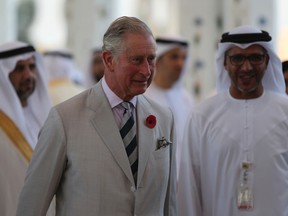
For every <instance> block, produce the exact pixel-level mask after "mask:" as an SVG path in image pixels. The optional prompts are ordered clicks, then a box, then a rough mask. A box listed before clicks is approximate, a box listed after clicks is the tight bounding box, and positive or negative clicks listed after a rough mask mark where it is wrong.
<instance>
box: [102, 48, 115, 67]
mask: <svg viewBox="0 0 288 216" xmlns="http://www.w3.org/2000/svg"><path fill="white" fill-rule="evenodd" d="M102 59H103V63H104V65H105V66H106V67H107V68H108V69H109V71H113V70H114V58H113V55H112V53H111V52H109V51H107V50H105V51H103V52H102Z"/></svg>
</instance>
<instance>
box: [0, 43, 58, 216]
mask: <svg viewBox="0 0 288 216" xmlns="http://www.w3.org/2000/svg"><path fill="white" fill-rule="evenodd" d="M44 75H45V73H44V70H43V63H42V61H41V56H40V54H39V53H38V52H36V51H35V49H34V47H32V46H31V45H29V44H26V43H23V42H18V41H17V42H12V43H5V44H2V45H0V170H1V176H0V194H1V195H0V215H1V216H11V215H16V209H17V203H18V198H19V194H20V191H21V189H22V187H23V185H24V179H25V175H26V170H27V168H28V164H29V161H30V158H31V155H32V152H33V149H34V147H35V145H36V142H37V137H38V132H39V130H40V128H41V127H42V124H43V123H44V121H45V119H46V117H47V116H48V111H49V109H50V108H51V104H50V99H49V97H48V92H47V88H46V83H45V78H44ZM49 214H52V215H53V207H51V213H49Z"/></svg>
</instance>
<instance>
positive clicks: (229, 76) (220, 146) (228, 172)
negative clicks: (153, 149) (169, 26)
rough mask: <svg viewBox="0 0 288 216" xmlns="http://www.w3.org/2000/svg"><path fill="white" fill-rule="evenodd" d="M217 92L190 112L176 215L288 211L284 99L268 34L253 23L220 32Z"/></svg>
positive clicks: (280, 215)
mask: <svg viewBox="0 0 288 216" xmlns="http://www.w3.org/2000/svg"><path fill="white" fill-rule="evenodd" d="M216 62H217V90H218V93H217V95H215V96H214V97H211V98H209V99H207V100H205V101H204V102H202V103H201V104H200V105H199V106H198V107H197V108H195V110H194V112H193V113H192V114H191V116H190V118H189V120H188V124H187V128H186V130H185V138H184V146H183V151H182V160H181V164H180V175H179V184H178V195H177V196H178V205H179V206H178V207H179V208H178V210H179V211H178V215H179V216H187V215H189V216H238V215H239V216H240V215H245V216H252V215H253V216H272V215H277V216H287V215H288V205H287V203H288V133H287V131H288V109H287V107H288V99H287V96H286V95H285V83H284V79H283V74H282V70H281V61H280V59H279V58H278V57H277V55H276V54H275V52H274V51H273V47H272V43H271V37H270V35H269V34H268V33H267V32H265V31H261V30H260V29H258V28H256V27H254V26H240V27H238V28H235V29H233V30H232V31H230V32H229V33H225V34H223V35H222V40H221V42H220V43H219V49H218V53H217V57H216Z"/></svg>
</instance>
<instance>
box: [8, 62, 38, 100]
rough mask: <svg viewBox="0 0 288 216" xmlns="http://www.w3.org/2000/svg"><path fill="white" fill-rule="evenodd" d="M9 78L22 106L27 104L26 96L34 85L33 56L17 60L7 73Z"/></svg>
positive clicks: (30, 92)
mask: <svg viewBox="0 0 288 216" xmlns="http://www.w3.org/2000/svg"><path fill="white" fill-rule="evenodd" d="M9 79H10V81H11V83H12V85H13V87H14V89H15V91H16V93H17V95H18V97H19V99H20V101H21V104H22V106H26V105H27V99H28V97H29V96H30V95H31V94H32V93H33V91H34V90H35V86H36V63H35V58H34V57H31V58H28V59H26V60H21V61H18V62H17V64H16V66H15V68H14V70H13V71H12V72H10V73H9Z"/></svg>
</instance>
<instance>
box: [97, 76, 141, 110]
mask: <svg viewBox="0 0 288 216" xmlns="http://www.w3.org/2000/svg"><path fill="white" fill-rule="evenodd" d="M101 82H102V87H103V91H104V93H105V95H106V97H107V99H108V101H109V104H110V106H111V108H112V109H113V108H114V107H116V106H117V105H119V104H120V103H122V102H123V100H122V99H121V98H119V97H118V96H117V95H116V94H115V93H114V92H113V91H112V90H111V89H110V88H109V86H108V84H107V82H106V79H105V76H104V77H103V79H102V81H101ZM129 102H130V103H132V104H133V106H134V107H136V104H137V97H133V98H132V99H131V100H130V101H129Z"/></svg>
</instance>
